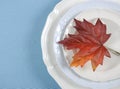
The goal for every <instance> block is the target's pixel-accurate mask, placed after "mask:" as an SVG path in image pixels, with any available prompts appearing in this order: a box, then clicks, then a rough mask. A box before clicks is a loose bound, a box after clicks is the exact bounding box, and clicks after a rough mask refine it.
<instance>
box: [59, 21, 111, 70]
mask: <svg viewBox="0 0 120 89" xmlns="http://www.w3.org/2000/svg"><path fill="white" fill-rule="evenodd" d="M74 21H75V24H76V25H75V26H74V28H75V29H76V31H77V33H75V34H68V37H67V38H64V39H63V40H61V41H59V44H62V45H63V46H64V47H66V48H67V49H68V50H74V49H79V51H78V52H77V53H75V54H74V56H73V60H72V62H71V64H70V66H75V67H77V66H81V67H83V66H84V65H85V63H87V62H88V61H91V64H92V68H93V71H95V70H96V68H97V66H98V65H99V64H101V65H102V64H103V59H104V56H107V57H110V53H109V52H108V50H107V49H106V48H105V47H104V45H103V44H104V43H105V42H106V41H107V40H108V39H109V37H110V36H111V34H106V25H105V24H103V23H102V22H101V20H100V19H98V20H97V22H96V24H95V25H93V24H92V23H90V22H88V21H87V20H85V19H84V20H83V22H81V21H79V20H77V19H74Z"/></svg>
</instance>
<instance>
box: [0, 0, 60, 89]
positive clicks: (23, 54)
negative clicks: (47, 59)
mask: <svg viewBox="0 0 120 89" xmlns="http://www.w3.org/2000/svg"><path fill="white" fill-rule="evenodd" d="M59 1H60V0H0V89H3V88H5V89H6V88H7V89H18V88H19V89H60V87H59V86H58V85H57V84H56V82H55V81H54V80H53V79H52V78H51V77H50V76H49V74H48V72H47V70H46V67H45V65H44V63H43V60H42V53H41V47H40V36H41V32H42V30H43V27H44V24H45V21H46V19H47V16H48V14H49V13H50V11H52V9H53V8H54V6H55V5H56V4H57V3H58V2H59Z"/></svg>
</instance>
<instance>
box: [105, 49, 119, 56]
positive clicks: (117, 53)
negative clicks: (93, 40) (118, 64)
mask: <svg viewBox="0 0 120 89" xmlns="http://www.w3.org/2000/svg"><path fill="white" fill-rule="evenodd" d="M107 49H108V50H110V52H112V53H113V54H115V55H116V56H120V52H118V51H115V50H113V49H111V48H108V47H107Z"/></svg>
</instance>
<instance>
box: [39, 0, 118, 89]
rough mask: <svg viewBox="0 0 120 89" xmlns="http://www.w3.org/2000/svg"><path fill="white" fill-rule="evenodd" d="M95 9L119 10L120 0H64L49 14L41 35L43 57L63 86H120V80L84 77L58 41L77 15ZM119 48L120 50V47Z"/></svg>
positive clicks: (81, 88)
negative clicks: (73, 65) (69, 61)
mask: <svg viewBox="0 0 120 89" xmlns="http://www.w3.org/2000/svg"><path fill="white" fill-rule="evenodd" d="M94 9H100V10H101V9H102V10H104V9H105V10H111V11H116V12H119V11H120V1H118V0H116V1H115V0H114V1H113V0H109V1H95V0H63V1H61V2H60V3H59V4H58V5H56V7H55V8H54V10H53V11H52V12H51V13H50V15H49V16H48V19H47V22H46V25H45V28H44V30H43V33H42V38H41V45H42V52H43V59H44V63H45V64H46V66H47V69H48V72H49V73H50V75H51V76H52V77H53V78H54V79H55V80H56V82H57V83H58V84H59V85H60V86H61V88H62V89H91V88H92V89H120V79H115V80H111V81H106V82H95V81H91V80H88V79H85V78H82V77H80V76H79V75H78V74H77V73H75V72H74V71H73V70H72V69H71V68H70V67H69V65H68V64H67V62H66V60H65V56H64V53H63V50H62V49H61V47H60V46H59V45H58V44H57V42H58V41H59V40H60V39H61V38H62V37H63V36H64V34H65V31H66V27H67V26H68V23H69V22H70V21H71V20H72V19H73V18H74V17H76V16H77V15H78V14H79V13H82V12H83V11H87V10H94ZM86 17H87V16H86ZM92 17H94V16H92ZM92 17H91V18H92ZM106 17H107V16H106ZM115 18H116V17H115ZM115 18H114V19H113V20H115ZM88 19H89V18H88ZM116 50H117V51H119V49H116Z"/></svg>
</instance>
